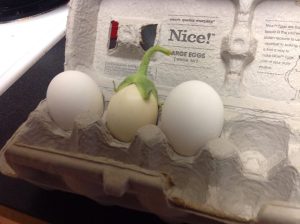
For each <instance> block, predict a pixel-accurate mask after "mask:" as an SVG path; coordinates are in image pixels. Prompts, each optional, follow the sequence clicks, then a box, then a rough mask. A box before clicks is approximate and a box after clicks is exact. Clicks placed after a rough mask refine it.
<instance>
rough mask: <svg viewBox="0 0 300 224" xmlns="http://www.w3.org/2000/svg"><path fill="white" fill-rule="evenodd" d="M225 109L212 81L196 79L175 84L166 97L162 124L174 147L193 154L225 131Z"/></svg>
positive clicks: (187, 153) (189, 154) (181, 152)
mask: <svg viewBox="0 0 300 224" xmlns="http://www.w3.org/2000/svg"><path fill="white" fill-rule="evenodd" d="M223 120H224V108H223V103H222V100H221V98H220V96H219V95H218V94H217V92H216V91H215V90H214V89H213V88H212V87H211V86H209V85H208V84H206V83H204V82H201V81H198V80H192V81H187V82H184V83H181V84H180V85H178V86H177V87H175V88H174V89H173V90H172V91H171V92H170V94H169V95H168V97H167V98H166V100H165V103H164V105H163V109H162V115H161V123H160V127H161V129H162V131H163V132H164V133H165V135H166V136H167V138H168V140H169V143H170V144H171V145H172V147H173V148H174V150H175V151H176V152H177V153H178V154H181V155H183V156H193V155H195V154H197V153H198V152H199V151H200V150H201V148H202V147H203V146H204V145H205V144H206V143H207V142H208V141H209V140H211V139H214V138H217V137H218V136H219V135H220V134H221V131H222V128H223Z"/></svg>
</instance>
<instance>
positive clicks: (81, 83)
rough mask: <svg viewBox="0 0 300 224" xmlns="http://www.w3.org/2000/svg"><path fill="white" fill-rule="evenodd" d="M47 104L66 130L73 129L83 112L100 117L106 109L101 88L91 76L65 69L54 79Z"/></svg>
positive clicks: (56, 119)
mask: <svg viewBox="0 0 300 224" xmlns="http://www.w3.org/2000/svg"><path fill="white" fill-rule="evenodd" d="M47 106H48V110H49V113H50V116H51V117H52V119H53V120H54V121H55V123H56V124H57V125H58V126H59V127H61V128H62V129H64V130H72V128H73V124H74V121H75V119H76V118H77V117H78V116H80V115H82V114H89V115H91V116H95V117H99V118H100V117H101V115H102V114H103V109H104V106H103V95H102V92H101V90H100V89H99V87H98V86H97V84H96V83H95V82H94V80H93V79H92V78H91V77H89V76H88V75H86V74H85V73H82V72H79V71H65V72H62V73H60V74H58V75H56V76H55V77H54V78H53V79H52V81H51V82H50V84H49V86H48V89H47ZM87 125H88V124H87Z"/></svg>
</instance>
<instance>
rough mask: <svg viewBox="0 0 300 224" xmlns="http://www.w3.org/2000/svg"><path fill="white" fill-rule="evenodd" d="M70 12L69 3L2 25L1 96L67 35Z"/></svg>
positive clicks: (0, 53) (0, 28) (0, 49)
mask: <svg viewBox="0 0 300 224" xmlns="http://www.w3.org/2000/svg"><path fill="white" fill-rule="evenodd" d="M67 15H68V7H67V5H65V6H62V7H59V8H57V9H55V10H53V11H50V12H47V13H44V14H41V15H37V16H32V17H28V18H24V19H19V20H15V21H12V22H9V23H3V24H0V96H1V95H2V94H3V93H4V92H5V91H6V90H7V89H8V88H9V87H10V86H11V85H12V84H13V83H14V82H15V81H16V80H18V79H19V78H20V77H21V76H22V75H23V74H24V73H25V72H26V71H27V70H28V69H29V68H30V67H31V66H32V65H33V64H34V63H35V62H36V61H38V60H39V59H40V58H41V57H42V56H43V55H44V54H45V53H46V52H47V51H48V50H49V49H50V48H51V47H53V45H55V44H56V43H57V42H58V41H59V40H60V39H61V38H62V37H63V36H64V34H65V30H66V22H67ZM41 75H43V74H41Z"/></svg>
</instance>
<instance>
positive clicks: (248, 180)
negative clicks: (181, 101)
mask: <svg viewBox="0 0 300 224" xmlns="http://www.w3.org/2000/svg"><path fill="white" fill-rule="evenodd" d="M299 10H300V8H299V2H298V1H292V0H290V1H289V0H286V1H263V0H253V1H248V0H232V1H229V0H213V1H205V0H199V1H192V0H184V1H174V0H173V1H171V0H165V1H158V0H151V1H149V0H148V1H146V0H139V1H138V0H127V1H118V0H109V1H108V0H102V1H100V0H87V1H78V0H73V1H71V2H70V13H69V17H68V27H67V33H66V38H67V42H66V52H65V55H66V58H65V60H66V61H65V69H66V70H79V71H82V72H85V73H87V74H88V75H90V76H91V77H92V78H93V79H94V80H95V81H96V82H97V83H98V84H99V86H100V87H101V89H102V90H103V93H104V96H105V99H106V100H107V101H109V99H110V97H111V95H112V94H113V84H112V81H115V82H117V83H118V82H120V81H121V80H122V79H123V78H124V76H125V75H128V74H131V73H133V72H134V71H135V70H136V68H137V66H138V63H139V60H140V59H141V56H142V55H143V53H144V50H145V49H147V48H148V47H149V46H151V45H153V44H159V45H161V46H164V47H167V48H170V49H171V50H172V51H173V55H172V56H171V57H162V56H160V55H157V56H156V57H155V58H154V61H153V62H152V64H151V65H150V71H149V76H150V78H151V79H152V80H153V81H154V82H155V83H156V84H157V87H158V93H159V98H160V99H162V100H163V99H164V98H165V97H166V96H167V94H168V92H169V91H170V89H171V88H172V87H174V86H176V85H177V84H179V83H181V82H183V81H186V80H191V79H197V80H202V81H204V82H207V83H208V84H210V85H211V86H213V87H214V89H215V90H216V91H217V92H218V93H219V94H220V95H221V97H222V100H223V102H224V107H225V123H224V128H223V131H222V135H221V136H220V138H218V139H214V140H211V141H210V142H208V143H207V144H206V145H205V147H204V148H203V149H202V150H200V151H199V153H198V154H197V155H195V156H191V157H185V156H181V155H178V154H177V153H176V152H175V151H174V150H173V149H172V147H171V146H170V144H169V142H168V139H167V138H166V136H165V135H164V133H163V132H162V131H161V129H160V127H159V125H160V124H158V126H154V125H149V126H145V127H142V128H141V129H139V130H138V132H137V135H136V137H135V139H134V141H133V142H132V143H131V144H128V143H123V142H119V141H117V140H116V139H114V138H113V137H112V136H111V134H110V133H109V131H108V130H107V128H106V124H105V114H104V116H103V117H102V118H101V120H98V119H97V118H95V117H94V116H93V115H90V117H85V118H80V117H79V118H78V119H77V120H76V122H75V126H74V129H73V130H72V131H71V132H67V131H63V130H62V129H60V128H59V127H58V126H56V124H55V123H54V122H53V121H52V120H51V118H50V116H49V114H48V108H47V102H46V101H43V102H41V104H40V105H39V106H38V107H37V109H36V110H34V111H33V112H32V113H31V115H30V116H29V118H28V120H27V121H26V122H25V123H24V124H23V125H22V126H21V127H20V128H19V129H18V130H17V131H16V133H15V134H14V135H13V137H12V138H11V139H10V140H9V141H8V142H7V144H6V145H5V146H4V148H3V150H2V151H1V155H0V159H1V163H0V164H1V165H0V170H1V172H2V173H4V174H6V175H10V176H14V177H18V178H22V179H25V180H27V181H30V182H32V183H35V184H37V185H39V186H41V187H44V188H47V189H48V188H49V189H60V190H64V191H69V192H73V193H78V194H81V195H85V196H87V197H89V198H91V199H93V200H96V201H98V202H99V203H102V204H108V205H111V204H115V205H121V206H124V207H129V208H134V209H137V210H144V211H150V212H152V213H155V214H157V215H158V216H160V217H161V218H163V219H165V220H167V221H170V222H186V223H199V222H204V221H203V217H204V218H208V219H215V220H219V221H222V222H225V223H264V224H267V223H272V224H274V223H281V224H283V223H284V224H285V223H299V220H300V217H299V214H300V213H299V211H300V210H299V209H300V194H299V193H300V187H299V180H300V179H299V171H300V167H299V162H298V161H300V150H299V148H300V144H299V143H300V117H299V116H300V103H299V99H298V98H299V96H298V95H299V90H298V87H297V77H298V75H297V74H298V70H299V69H298V66H299V63H298V60H299V48H300V39H299V35H300V34H299V29H300V27H299V25H298V24H299V22H300V16H299ZM116 27H117V29H116ZM86 119H89V122H88V123H91V125H89V126H86V123H87V122H86ZM90 121H93V122H90ZM205 222H206V223H208V222H209V221H208V220H205Z"/></svg>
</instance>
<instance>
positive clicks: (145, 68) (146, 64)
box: [137, 45, 172, 76]
mask: <svg viewBox="0 0 300 224" xmlns="http://www.w3.org/2000/svg"><path fill="white" fill-rule="evenodd" d="M157 51H159V52H162V53H164V54H165V55H171V54H172V51H170V50H168V49H166V48H163V47H161V46H158V45H155V46H153V47H151V48H149V49H148V50H147V51H146V53H145V54H144V56H143V58H142V62H141V64H140V67H139V69H138V72H137V73H138V74H139V75H144V76H147V71H148V67H149V63H150V59H151V57H152V55H153V54H154V53H155V52H157Z"/></svg>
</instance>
